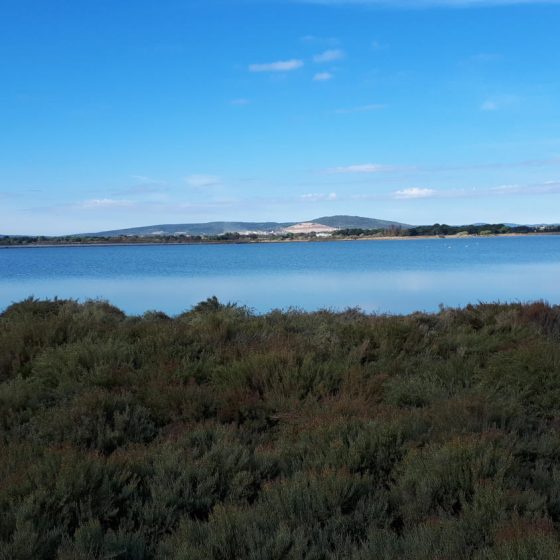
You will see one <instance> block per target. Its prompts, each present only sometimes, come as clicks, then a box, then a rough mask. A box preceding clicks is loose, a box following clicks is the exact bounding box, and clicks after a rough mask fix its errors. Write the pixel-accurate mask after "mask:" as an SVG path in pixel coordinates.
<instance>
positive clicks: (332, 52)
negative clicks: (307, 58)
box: [313, 49, 344, 64]
mask: <svg viewBox="0 0 560 560" xmlns="http://www.w3.org/2000/svg"><path fill="white" fill-rule="evenodd" d="M343 58H344V51H342V50H340V49H329V50H326V51H324V52H322V53H321V54H316V55H315V56H314V57H313V62H315V63H317V64H323V63H325V62H335V61H337V60H342V59H343Z"/></svg>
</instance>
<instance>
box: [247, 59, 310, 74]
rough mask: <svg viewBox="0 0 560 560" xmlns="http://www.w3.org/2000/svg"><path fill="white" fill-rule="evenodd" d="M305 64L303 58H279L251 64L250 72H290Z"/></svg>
mask: <svg viewBox="0 0 560 560" xmlns="http://www.w3.org/2000/svg"><path fill="white" fill-rule="evenodd" d="M303 65H304V63H303V60H299V59H296V58H293V59H291V60H279V61H277V62H267V63H265V64H250V65H249V72H290V71H292V70H297V69H298V68H301V67H302V66H303Z"/></svg>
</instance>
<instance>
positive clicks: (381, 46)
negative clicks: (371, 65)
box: [371, 41, 389, 51]
mask: <svg viewBox="0 0 560 560" xmlns="http://www.w3.org/2000/svg"><path fill="white" fill-rule="evenodd" d="M387 48H389V45H386V44H385V43H381V42H380V41H372V42H371V49H372V50H374V51H383V50H385V49H387Z"/></svg>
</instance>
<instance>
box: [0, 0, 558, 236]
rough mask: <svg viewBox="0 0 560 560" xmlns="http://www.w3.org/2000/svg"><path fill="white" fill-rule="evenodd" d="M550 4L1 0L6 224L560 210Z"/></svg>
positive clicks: (449, 217)
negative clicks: (46, 0)
mask: <svg viewBox="0 0 560 560" xmlns="http://www.w3.org/2000/svg"><path fill="white" fill-rule="evenodd" d="M559 24H560V3H559V2H552V1H549V2H536V1H514V0H511V1H507V0H496V1H494V2H491V1H486V0H402V1H400V2H398V1H397V2H394V1H390V2H389V1H382V0H379V1H377V0H309V1H303V0H302V1H298V0H293V1H288V0H286V1H282V0H276V1H275V0H227V1H226V0H224V1H219V0H204V1H197V0H181V1H179V0H159V1H157V2H156V1H155V0H150V1H148V0H135V1H134V2H125V1H119V0H65V1H62V0H49V1H48V2H45V1H44V0H33V1H32V0H3V1H2V3H1V17H0V84H1V87H0V123H1V129H2V133H1V135H0V233H12V234H15V233H21V234H23V233H30V234H39V233H45V234H59V233H74V232H80V231H98V230H103V229H111V228H120V227H131V226H139V225H148V224H157V223H180V222H203V221H212V220H259V221H260V220H278V221H288V220H290V221H291V220H309V219H312V218H315V217H318V216H322V215H332V214H353V215H362V216H370V217H377V218H383V219H394V220H399V221H404V222H408V223H414V224H424V223H434V222H447V223H453V224H462V223H472V222H481V221H488V222H500V221H506V222H520V223H540V222H560V33H558V27H559Z"/></svg>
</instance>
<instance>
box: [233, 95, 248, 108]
mask: <svg viewBox="0 0 560 560" xmlns="http://www.w3.org/2000/svg"><path fill="white" fill-rule="evenodd" d="M230 104H231V105H236V106H238V107H243V106H245V105H250V104H251V100H250V99H246V98H245V97H239V98H238V99H232V100H231V101H230Z"/></svg>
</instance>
